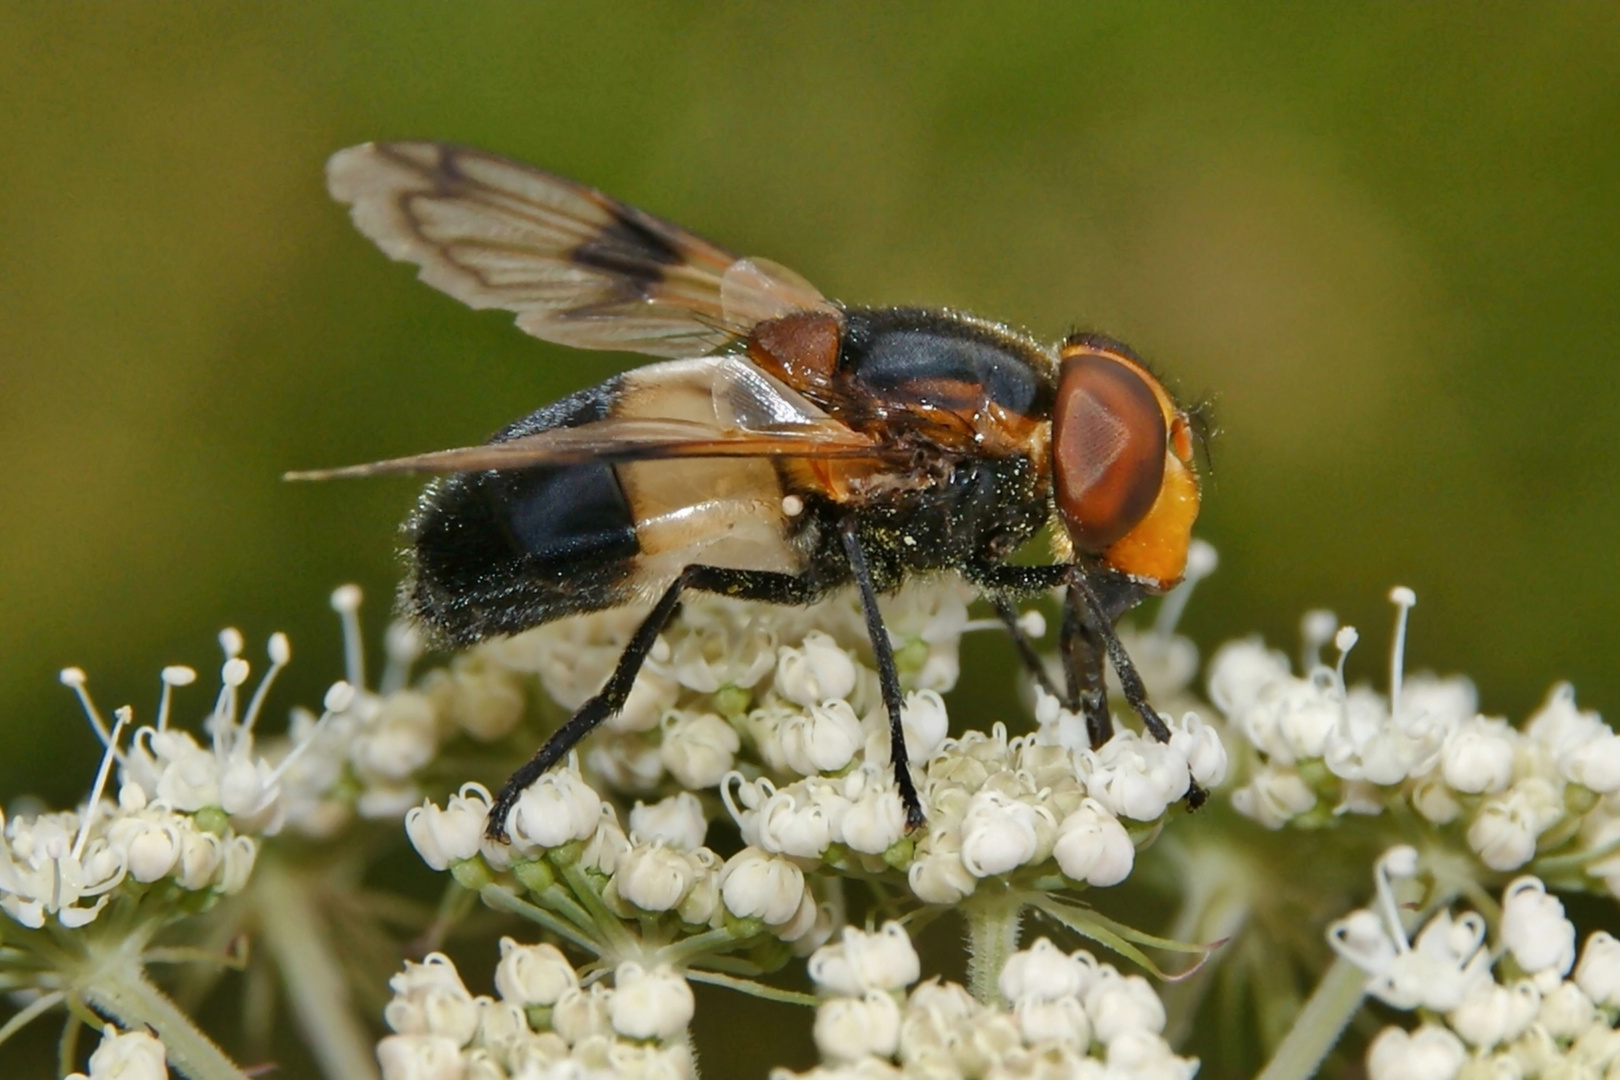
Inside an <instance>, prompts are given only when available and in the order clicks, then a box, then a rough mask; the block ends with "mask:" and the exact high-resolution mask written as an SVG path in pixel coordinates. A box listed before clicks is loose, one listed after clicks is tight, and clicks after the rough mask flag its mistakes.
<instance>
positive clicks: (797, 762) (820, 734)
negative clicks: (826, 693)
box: [777, 700, 863, 776]
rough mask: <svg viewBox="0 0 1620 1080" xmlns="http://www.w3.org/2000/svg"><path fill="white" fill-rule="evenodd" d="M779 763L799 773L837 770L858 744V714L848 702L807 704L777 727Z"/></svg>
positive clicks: (844, 764) (849, 759) (809, 773)
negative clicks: (802, 709)
mask: <svg viewBox="0 0 1620 1080" xmlns="http://www.w3.org/2000/svg"><path fill="white" fill-rule="evenodd" d="M777 739H778V741H779V743H780V745H781V751H780V752H781V755H782V763H783V764H784V765H785V766H786V767H787V768H789V769H791V770H793V771H794V772H796V773H798V774H799V775H801V776H813V775H815V774H817V773H830V772H838V771H839V770H840V769H842V768H843V767H844V766H846V765H848V764H849V763H850V761H851V759H853V758H854V757H855V753H856V751H858V750H859V749H860V748H861V743H862V741H863V737H862V735H861V722H860V718H859V717H857V716H856V715H855V710H854V709H852V708H851V707H850V704H849V702H847V701H843V700H832V701H827V702H824V703H822V704H820V705H810V706H808V707H807V710H806V711H805V712H803V713H800V714H796V715H794V716H791V717H789V718H788V719H787V720H786V721H784V722H783V724H782V725H781V726H780V727H779V728H778V729H777Z"/></svg>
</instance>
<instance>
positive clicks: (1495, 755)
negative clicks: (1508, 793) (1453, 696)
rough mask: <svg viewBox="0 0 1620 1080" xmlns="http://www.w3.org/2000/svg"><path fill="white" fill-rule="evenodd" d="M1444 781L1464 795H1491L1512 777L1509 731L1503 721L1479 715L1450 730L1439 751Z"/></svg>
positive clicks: (1502, 787) (1505, 785)
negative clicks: (1450, 733)
mask: <svg viewBox="0 0 1620 1080" xmlns="http://www.w3.org/2000/svg"><path fill="white" fill-rule="evenodd" d="M1440 771H1441V774H1442V775H1443V776H1444V777H1445V778H1446V783H1447V784H1448V785H1450V786H1451V787H1452V788H1454V789H1455V790H1457V791H1460V792H1462V793H1463V794H1465V795H1480V794H1492V793H1495V792H1498V791H1502V790H1503V789H1505V788H1506V787H1507V786H1508V784H1509V783H1510V782H1512V780H1513V732H1512V730H1511V729H1510V728H1509V727H1508V726H1507V723H1506V722H1505V721H1501V720H1487V719H1485V718H1484V717H1479V718H1477V719H1475V720H1473V721H1467V722H1465V723H1464V724H1463V725H1462V726H1461V727H1459V728H1458V729H1457V730H1456V731H1454V732H1453V733H1452V735H1451V738H1449V739H1447V740H1446V745H1445V748H1444V749H1443V750H1441V752H1440Z"/></svg>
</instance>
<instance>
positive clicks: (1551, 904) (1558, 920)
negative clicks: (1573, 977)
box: [1502, 877, 1575, 975]
mask: <svg viewBox="0 0 1620 1080" xmlns="http://www.w3.org/2000/svg"><path fill="white" fill-rule="evenodd" d="M1502 944H1504V945H1506V946H1507V947H1508V951H1510V952H1511V953H1512V954H1513V959H1514V960H1515V961H1517V962H1518V965H1519V967H1521V968H1523V969H1524V971H1525V972H1526V973H1527V974H1530V975H1534V974H1536V973H1537V972H1541V971H1552V972H1556V973H1557V974H1559V975H1564V974H1566V973H1567V972H1568V971H1569V969H1570V967H1571V966H1572V965H1573V964H1574V963H1575V924H1573V923H1571V922H1570V921H1569V920H1568V919H1566V918H1564V905H1563V904H1562V903H1561V902H1560V901H1559V899H1558V898H1557V897H1556V896H1551V895H1549V894H1548V892H1547V887H1546V886H1545V885H1543V884H1542V883H1541V881H1540V879H1538V878H1534V877H1522V878H1518V879H1516V880H1514V881H1512V882H1510V883H1509V884H1508V887H1507V888H1506V889H1504V890H1503V892H1502Z"/></svg>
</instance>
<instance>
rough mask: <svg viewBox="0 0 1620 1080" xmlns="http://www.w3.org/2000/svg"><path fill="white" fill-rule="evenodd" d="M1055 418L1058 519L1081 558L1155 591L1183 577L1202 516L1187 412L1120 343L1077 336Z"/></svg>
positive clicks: (1064, 364) (1064, 354) (1063, 370)
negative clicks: (1194, 527)
mask: <svg viewBox="0 0 1620 1080" xmlns="http://www.w3.org/2000/svg"><path fill="white" fill-rule="evenodd" d="M1059 357H1060V360H1061V367H1060V370H1059V375H1058V391H1057V401H1056V402H1055V405H1054V408H1053V412H1052V466H1053V469H1052V471H1053V478H1054V483H1055V486H1056V494H1057V508H1058V514H1059V516H1060V517H1062V519H1063V525H1064V528H1065V529H1067V531H1068V534H1069V539H1070V540H1071V541H1072V542H1073V543H1074V548H1075V550H1076V551H1077V552H1084V553H1085V554H1087V555H1092V556H1095V557H1096V558H1098V559H1100V560H1101V561H1102V563H1103V564H1104V565H1106V566H1108V567H1109V568H1111V569H1113V570H1117V571H1119V572H1120V573H1122V574H1126V575H1128V576H1129V577H1131V578H1133V579H1135V580H1136V581H1138V582H1140V583H1141V584H1143V585H1147V586H1149V587H1150V588H1153V589H1156V590H1161V591H1162V590H1164V589H1168V588H1170V587H1171V586H1173V585H1174V584H1175V583H1176V582H1177V581H1179V580H1181V575H1182V572H1183V571H1184V570H1185V568H1186V565H1187V545H1188V543H1189V542H1190V540H1191V539H1192V525H1193V521H1194V520H1195V519H1196V518H1197V517H1198V474H1197V473H1195V472H1194V471H1193V468H1192V453H1193V447H1192V429H1191V427H1190V425H1189V424H1188V421H1187V415H1186V413H1184V412H1182V411H1181V410H1180V409H1178V408H1177V407H1176V404H1175V402H1174V401H1172V400H1171V399H1170V395H1169V394H1168V393H1167V392H1166V391H1165V389H1164V387H1163V386H1162V385H1160V383H1159V380H1158V379H1155V378H1154V377H1153V376H1152V375H1151V374H1149V373H1148V371H1147V370H1146V369H1145V368H1143V367H1142V365H1141V364H1140V363H1138V362H1137V361H1136V360H1135V359H1134V358H1132V357H1131V356H1130V355H1129V354H1128V353H1126V352H1125V351H1124V350H1122V349H1121V348H1120V347H1119V346H1117V345H1115V344H1113V343H1112V342H1107V341H1103V340H1101V339H1098V338H1093V337H1089V336H1077V337H1072V338H1070V339H1069V340H1068V341H1065V342H1064V343H1063V347H1062V349H1061V351H1060V353H1059Z"/></svg>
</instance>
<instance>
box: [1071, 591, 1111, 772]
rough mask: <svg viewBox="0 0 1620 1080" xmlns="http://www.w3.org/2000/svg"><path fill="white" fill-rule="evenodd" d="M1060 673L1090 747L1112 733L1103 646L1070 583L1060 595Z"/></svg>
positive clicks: (1104, 741) (1100, 742)
mask: <svg viewBox="0 0 1620 1080" xmlns="http://www.w3.org/2000/svg"><path fill="white" fill-rule="evenodd" d="M1059 644H1060V646H1061V653H1062V657H1063V677H1064V679H1065V680H1066V681H1067V683H1068V686H1069V695H1070V700H1071V701H1072V702H1074V704H1073V705H1072V706H1071V708H1073V709H1074V710H1075V711H1076V712H1078V713H1079V714H1080V715H1081V716H1083V717H1085V719H1086V736H1087V738H1088V739H1090V741H1091V748H1092V749H1093V750H1095V749H1097V748H1098V747H1100V746H1102V745H1103V744H1104V743H1106V742H1107V741H1108V740H1109V739H1112V738H1113V737H1114V717H1113V714H1112V713H1110V712H1109V710H1108V679H1107V674H1106V672H1104V671H1103V649H1102V647H1101V643H1100V642H1099V641H1098V639H1097V635H1096V634H1095V633H1094V632H1093V631H1092V629H1091V625H1090V622H1089V620H1087V618H1086V616H1085V612H1084V610H1083V609H1082V608H1081V606H1080V598H1079V597H1078V596H1077V595H1076V594H1075V591H1074V587H1073V586H1070V588H1069V590H1068V591H1067V592H1066V593H1064V595H1063V633H1062V637H1061V638H1060V639H1059Z"/></svg>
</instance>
